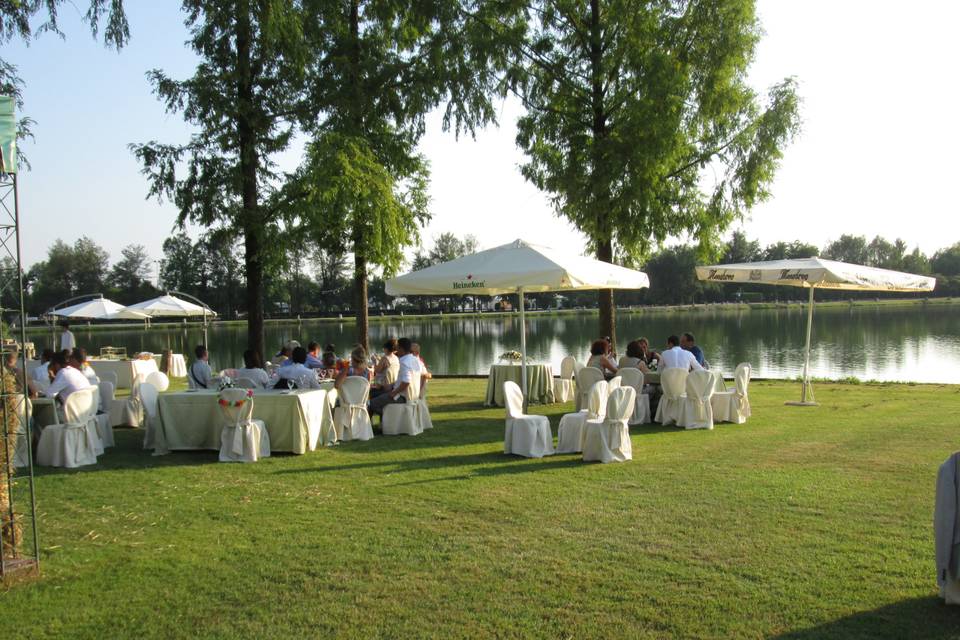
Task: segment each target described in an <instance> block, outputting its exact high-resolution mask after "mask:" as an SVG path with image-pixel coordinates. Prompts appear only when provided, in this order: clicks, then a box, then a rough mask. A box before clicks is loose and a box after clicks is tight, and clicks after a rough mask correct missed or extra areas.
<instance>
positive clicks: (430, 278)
mask: <svg viewBox="0 0 960 640" xmlns="http://www.w3.org/2000/svg"><path fill="white" fill-rule="evenodd" d="M649 286H650V279H649V278H648V277H647V274H645V273H642V272H640V271H634V270H633V269H627V268H625V267H620V266H617V265H615V264H610V263H607V262H601V261H599V260H593V259H591V258H586V257H584V256H578V255H570V254H567V253H563V252H561V251H557V250H555V249H552V248H550V247H545V246H542V245H537V244H533V243H530V242H526V241H524V240H514V241H513V242H511V243H509V244H505V245H501V246H499V247H494V248H492V249H487V250H485V251H480V252H478V253H474V254H472V255H469V256H464V257H462V258H457V259H456V260H451V261H450V262H444V263H442V264H438V265H434V266H432V267H428V268H426V269H422V270H420V271H413V272H411V273H407V274H404V275H402V276H398V277H396V278H393V279H391V280H388V281H387V287H386V290H387V294H389V295H392V296H398V295H451V294H460V295H470V294H477V295H502V294H508V293H516V294H519V298H520V300H519V302H520V352H521V354H523V360H522V372H521V386H522V388H523V397H524V404H526V402H527V328H526V317H525V309H524V304H523V296H524V294H525V293H531V292H533V293H539V292H543V291H575V290H585V289H641V288H644V287H649Z"/></svg>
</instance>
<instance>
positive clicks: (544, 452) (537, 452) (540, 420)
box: [503, 380, 553, 458]
mask: <svg viewBox="0 0 960 640" xmlns="http://www.w3.org/2000/svg"><path fill="white" fill-rule="evenodd" d="M503 399H504V402H505V403H506V405H507V424H506V430H505V431H504V434H503V452H504V453H506V454H513V455H515V456H524V457H527V458H542V457H543V456H549V455H553V432H552V431H550V421H549V420H548V419H547V417H546V416H528V415H524V413H523V392H522V391H520V387H519V386H518V385H517V383H516V382H513V381H512V380H507V381H506V382H504V383H503Z"/></svg>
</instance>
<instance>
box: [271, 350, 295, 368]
mask: <svg viewBox="0 0 960 640" xmlns="http://www.w3.org/2000/svg"><path fill="white" fill-rule="evenodd" d="M292 351H293V349H291V348H290V347H288V346H287V345H283V346H282V347H280V351H277V355H275V356H273V358H271V359H270V362H271V363H272V364H275V365H277V366H278V367H279V366H282V365H283V364H284V363H285V362H287V361H288V360H289V359H290V353H291V352H292Z"/></svg>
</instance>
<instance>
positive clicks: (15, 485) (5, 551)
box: [0, 173, 40, 581]
mask: <svg viewBox="0 0 960 640" xmlns="http://www.w3.org/2000/svg"><path fill="white" fill-rule="evenodd" d="M0 319H2V322H0V347H2V351H3V354H2V357H0V380H2V379H4V378H5V377H6V375H7V373H8V370H7V354H8V353H9V352H10V351H11V350H12V349H15V348H17V346H16V345H17V343H19V349H18V362H17V367H18V371H17V372H16V376H17V378H18V386H19V387H20V388H19V390H15V389H13V390H9V391H8V389H7V387H6V385H4V384H2V383H0V420H2V422H0V437H2V438H3V442H4V445H7V446H4V448H3V449H4V452H5V456H4V457H5V459H3V460H0V464H3V465H6V468H7V469H8V470H10V471H11V473H8V474H7V490H8V495H9V498H10V499H9V506H8V507H7V508H6V509H5V510H4V512H3V513H2V514H0V520H2V521H3V522H4V523H9V524H8V526H7V528H6V531H9V532H10V535H11V536H13V538H14V539H13V540H11V539H10V538H8V537H6V536H5V537H3V539H2V542H0V579H2V580H4V581H6V580H7V579H8V578H10V577H12V576H14V575H15V574H25V573H30V572H36V571H37V570H39V567H40V540H39V535H38V533H37V502H36V493H35V489H34V477H33V428H32V424H31V419H30V418H31V411H30V398H29V390H28V386H27V352H26V348H25V346H26V344H27V330H26V320H27V314H26V309H25V305H24V299H23V268H22V262H21V252H20V201H19V194H18V192H17V174H15V173H0ZM7 323H16V336H15V338H14V336H12V335H11V331H10V329H9V325H8V324H7ZM11 338H14V339H13V340H11ZM11 410H13V411H15V412H16V414H17V416H16V421H17V424H18V425H19V428H18V429H17V430H16V431H17V433H16V434H15V435H13V436H11V434H9V433H8V429H7V427H6V426H7V425H8V424H9V423H8V419H13V418H14V416H10V415H8V413H9V412H10V411H11ZM18 440H19V443H20V444H19V446H20V452H21V453H22V456H21V457H22V458H25V460H24V461H25V462H26V467H24V468H20V469H14V459H15V457H16V451H17V441H18ZM11 445H12V446H11ZM16 539H19V542H20V544H19V545H17V544H15V541H16ZM12 543H13V544H12Z"/></svg>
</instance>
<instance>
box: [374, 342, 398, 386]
mask: <svg viewBox="0 0 960 640" xmlns="http://www.w3.org/2000/svg"><path fill="white" fill-rule="evenodd" d="M396 352H397V340H396V338H390V339H389V340H387V341H386V342H384V343H383V357H382V358H380V359H379V360H378V361H377V366H375V367H374V368H373V380H374V383H373V385H372V389H377V390H380V389H386V388H389V385H390V384H392V383H393V380H390V379H389V378H390V377H391V376H392V375H396V372H398V371H399V370H400V360H399V359H398V358H397V353H396ZM371 394H372V395H376V394H375V393H373V391H372V390H371Z"/></svg>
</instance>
